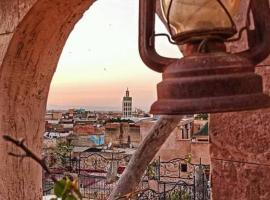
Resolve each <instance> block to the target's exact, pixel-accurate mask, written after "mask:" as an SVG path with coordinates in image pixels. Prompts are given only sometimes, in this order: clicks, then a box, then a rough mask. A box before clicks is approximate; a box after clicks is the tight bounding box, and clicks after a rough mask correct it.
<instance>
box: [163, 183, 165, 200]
mask: <svg viewBox="0 0 270 200" xmlns="http://www.w3.org/2000/svg"><path fill="white" fill-rule="evenodd" d="M163 194H164V199H165V200H166V183H165V182H164V183H163Z"/></svg>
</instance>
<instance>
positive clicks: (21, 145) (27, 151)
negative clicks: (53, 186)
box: [3, 135, 57, 182]
mask: <svg viewBox="0 0 270 200" xmlns="http://www.w3.org/2000/svg"><path fill="white" fill-rule="evenodd" d="M3 139H4V140H6V141H7V142H10V143H12V144H15V145H16V146H17V147H19V148H20V149H22V150H23V151H24V154H15V153H13V152H9V153H8V154H9V155H11V156H14V157H18V158H22V159H23V158H26V157H28V158H31V159H33V160H34V161H36V162H37V163H38V164H39V165H40V166H41V167H42V168H43V169H44V170H45V171H46V172H47V173H48V174H49V175H50V178H51V179H52V181H53V182H56V181H57V180H56V178H55V177H54V176H52V174H51V171H50V170H49V168H48V167H47V165H46V163H45V160H44V159H41V158H39V157H38V156H37V155H36V154H35V153H33V152H32V151H31V150H30V149H29V148H28V147H27V146H26V145H25V144H24V141H25V140H24V139H19V140H17V139H15V138H13V137H11V136H9V135H4V136H3Z"/></svg>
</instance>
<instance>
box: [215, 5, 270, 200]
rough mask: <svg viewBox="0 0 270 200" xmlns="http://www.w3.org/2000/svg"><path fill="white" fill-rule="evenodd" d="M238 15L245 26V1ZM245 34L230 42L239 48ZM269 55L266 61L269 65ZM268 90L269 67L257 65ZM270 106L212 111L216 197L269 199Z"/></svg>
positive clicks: (243, 45)
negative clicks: (223, 111) (266, 107)
mask: <svg viewBox="0 0 270 200" xmlns="http://www.w3.org/2000/svg"><path fill="white" fill-rule="evenodd" d="M241 3H242V5H241V7H242V11H243V12H242V14H240V15H238V16H237V23H238V26H239V27H241V26H243V21H244V19H245V17H244V16H245V14H244V11H245V9H246V7H247V3H248V2H246V1H242V2H241ZM244 39H245V37H243V39H242V40H241V41H240V42H239V43H235V44H232V45H230V46H229V50H231V51H233V52H237V51H240V50H243V49H245V48H246V47H247V43H246V42H245V40H244ZM269 63H270V59H267V60H265V61H264V62H263V64H264V65H267V64H268V65H269ZM256 72H257V73H258V74H260V75H262V76H263V86H264V91H265V93H268V94H269V91H270V76H269V75H270V67H258V68H257V69H256ZM269 136H270V109H261V110H256V111H245V112H231V113H223V114H211V116H210V142H211V145H210V157H211V173H212V174H211V176H212V199H213V200H223V199H224V200H225V199H226V200H236V199H237V200H242V199H247V200H255V199H256V200H257V199H261V200H267V199H270V190H269V188H270V179H269V178H270V174H269V170H270V137H269Z"/></svg>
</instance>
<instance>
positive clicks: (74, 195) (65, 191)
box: [53, 177, 82, 200]
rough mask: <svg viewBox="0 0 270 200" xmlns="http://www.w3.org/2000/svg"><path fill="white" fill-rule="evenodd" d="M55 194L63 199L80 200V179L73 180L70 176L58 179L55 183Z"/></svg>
mask: <svg viewBox="0 0 270 200" xmlns="http://www.w3.org/2000/svg"><path fill="white" fill-rule="evenodd" d="M53 190H54V194H55V195H56V197H57V198H61V199H62V200H80V199H82V195H81V193H80V191H79V187H78V180H77V179H75V180H73V181H71V180H70V179H69V178H68V177H64V178H63V179H61V180H58V181H57V182H55V184H54V189H53Z"/></svg>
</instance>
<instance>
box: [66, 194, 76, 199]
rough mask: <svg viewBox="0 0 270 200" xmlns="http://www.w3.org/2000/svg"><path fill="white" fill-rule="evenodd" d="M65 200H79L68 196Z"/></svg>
mask: <svg viewBox="0 0 270 200" xmlns="http://www.w3.org/2000/svg"><path fill="white" fill-rule="evenodd" d="M65 200H77V199H76V197H74V196H73V195H68V196H67V197H66V198H65Z"/></svg>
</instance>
